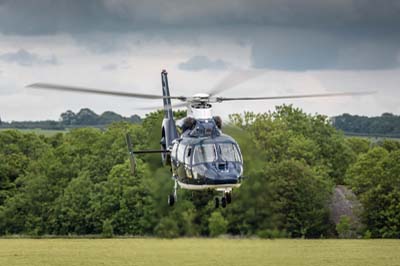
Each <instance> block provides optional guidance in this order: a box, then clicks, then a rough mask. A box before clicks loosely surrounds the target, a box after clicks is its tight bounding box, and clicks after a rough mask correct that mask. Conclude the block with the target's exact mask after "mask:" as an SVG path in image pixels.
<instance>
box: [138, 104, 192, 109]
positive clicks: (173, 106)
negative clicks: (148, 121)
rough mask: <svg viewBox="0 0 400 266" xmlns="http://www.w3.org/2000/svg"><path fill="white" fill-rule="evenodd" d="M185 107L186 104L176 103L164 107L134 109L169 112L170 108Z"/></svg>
mask: <svg viewBox="0 0 400 266" xmlns="http://www.w3.org/2000/svg"><path fill="white" fill-rule="evenodd" d="M187 105H188V103H187V102H183V103H176V104H172V105H166V106H153V107H139V108H135V109H138V110H159V109H164V110H169V109H172V108H179V107H185V106H187Z"/></svg>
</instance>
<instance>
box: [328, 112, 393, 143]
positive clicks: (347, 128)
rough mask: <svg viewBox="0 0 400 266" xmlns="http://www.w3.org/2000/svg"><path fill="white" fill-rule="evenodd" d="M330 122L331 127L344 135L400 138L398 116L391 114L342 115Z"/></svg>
mask: <svg viewBox="0 0 400 266" xmlns="http://www.w3.org/2000/svg"><path fill="white" fill-rule="evenodd" d="M332 120H333V125H334V126H335V127H336V128H337V129H340V130H343V131H344V132H346V134H353V135H365V136H377V137H380V136H388V137H396V138H400V116H398V115H394V114H391V113H384V114H382V115H381V116H376V117H367V116H358V115H350V114H343V115H340V116H336V117H334V118H333V119H332Z"/></svg>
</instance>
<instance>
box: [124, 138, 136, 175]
mask: <svg viewBox="0 0 400 266" xmlns="http://www.w3.org/2000/svg"><path fill="white" fill-rule="evenodd" d="M125 139H126V144H127V146H128V152H129V161H130V167H131V174H132V175H135V170H136V163H135V154H134V152H133V146H132V139H131V135H129V133H126V135H125Z"/></svg>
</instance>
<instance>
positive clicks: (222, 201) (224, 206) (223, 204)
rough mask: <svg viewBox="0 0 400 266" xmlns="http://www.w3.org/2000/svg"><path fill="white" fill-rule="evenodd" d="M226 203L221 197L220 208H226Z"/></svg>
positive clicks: (224, 198)
mask: <svg viewBox="0 0 400 266" xmlns="http://www.w3.org/2000/svg"><path fill="white" fill-rule="evenodd" d="M226 203H227V200H226V197H222V198H221V206H222V208H226Z"/></svg>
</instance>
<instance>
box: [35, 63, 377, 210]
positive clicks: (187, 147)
mask: <svg viewBox="0 0 400 266" xmlns="http://www.w3.org/2000/svg"><path fill="white" fill-rule="evenodd" d="M248 73H250V74H246V75H244V76H243V75H242V76H240V75H235V73H232V74H233V75H230V76H228V77H227V78H225V79H224V80H222V81H221V82H220V83H219V84H218V85H217V86H215V87H214V88H213V89H212V90H211V91H209V92H208V93H198V94H194V95H193V96H171V95H170V90H169V85H168V73H167V71H166V70H162V72H161V85H162V95H155V94H142V93H132V92H121V91H108V90H99V89H94V88H85V87H75V86H65V85H58V84H50V83H34V84H31V85H28V86H27V87H29V88H38V89H50V90H59V91H70V92H71V91H72V92H80V93H94V94H102V95H111V96H122V97H131V98H141V99H158V100H160V99H161V100H162V101H163V107H162V108H163V109H164V118H163V122H162V125H161V140H160V145H161V149H160V150H140V151H138V150H134V149H133V143H132V140H131V137H130V135H129V134H127V135H126V136H125V137H126V142H127V146H128V152H129V159H130V167H131V172H132V174H134V173H135V156H136V155H139V154H145V153H160V154H161V161H162V163H163V165H164V166H168V167H170V169H171V173H172V175H171V177H172V179H173V180H174V188H173V192H172V193H171V194H170V195H168V205H169V206H173V205H174V204H175V202H176V201H177V190H178V188H182V189H187V190H192V191H196V190H216V191H219V192H222V196H221V197H216V198H215V207H216V208H218V207H219V206H220V205H221V207H223V208H225V207H226V206H227V204H230V203H231V202H232V190H233V189H234V188H238V187H240V185H241V183H242V180H243V178H244V177H243V170H244V168H243V156H242V153H241V151H240V147H239V145H238V143H237V142H236V141H235V140H234V139H233V138H232V137H230V136H228V135H226V134H224V133H222V120H221V118H220V117H219V116H214V115H213V112H212V110H213V109H212V104H214V103H222V102H226V101H252V100H276V99H298V98H318V97H337V96H354V95H366V94H372V93H375V92H337V93H322V94H301V95H287V96H266V97H221V96H216V95H217V94H219V93H220V92H222V91H224V90H226V89H229V88H232V87H234V86H237V85H238V84H240V83H243V82H245V81H247V80H249V79H252V78H254V77H256V76H257V75H258V74H255V75H254V73H251V72H248ZM171 100H179V101H181V103H178V104H174V105H172V103H171ZM180 107H186V108H187V117H185V118H183V119H181V120H178V121H175V119H174V116H173V108H180ZM178 128H179V129H180V131H181V133H180V134H179V133H178Z"/></svg>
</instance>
